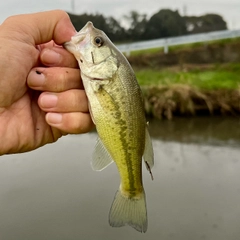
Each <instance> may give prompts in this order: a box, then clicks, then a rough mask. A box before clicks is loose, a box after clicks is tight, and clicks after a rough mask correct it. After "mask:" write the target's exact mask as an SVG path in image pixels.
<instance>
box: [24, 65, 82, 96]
mask: <svg viewBox="0 0 240 240" xmlns="http://www.w3.org/2000/svg"><path fill="white" fill-rule="evenodd" d="M27 83H28V86H29V87H30V88H32V89H34V90H39V91H50V92H62V91H66V90H69V89H74V88H76V89H83V84H82V81H81V77H80V71H79V69H75V68H65V67H51V68H43V67H37V68H33V69H32V70H31V71H30V73H29V75H28V78H27Z"/></svg>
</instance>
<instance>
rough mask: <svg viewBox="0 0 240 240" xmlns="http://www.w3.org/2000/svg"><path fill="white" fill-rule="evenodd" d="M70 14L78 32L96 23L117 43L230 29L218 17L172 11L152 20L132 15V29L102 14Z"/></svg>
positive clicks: (130, 20)
mask: <svg viewBox="0 0 240 240" xmlns="http://www.w3.org/2000/svg"><path fill="white" fill-rule="evenodd" d="M68 14H69V16H70V18H71V21H72V23H73V25H74V27H75V28H76V29H77V30H80V29H81V28H82V27H83V26H84V25H85V24H86V22H87V21H92V22H93V24H94V26H95V27H96V28H99V29H101V30H103V31H104V32H105V33H106V34H107V35H108V37H109V38H110V39H111V40H112V41H113V42H116V43H121V42H130V41H139V40H150V39H157V38H164V37H174V36H181V35H186V34H193V33H203V32H210V31H218V30H225V29H227V24H226V22H225V21H224V19H223V18H222V17H221V16H220V15H218V14H205V15H202V16H181V15H180V14H179V12H178V11H177V10H176V11H172V10H170V9H161V10H159V11H158V12H157V13H155V14H153V15H152V16H151V17H150V18H147V15H146V14H140V13H138V12H136V11H131V12H130V13H129V14H127V15H125V16H124V20H125V21H127V23H128V26H129V27H123V26H122V25H121V23H120V22H119V21H118V20H116V19H115V18H114V17H105V16H103V15H102V14H86V13H85V14H81V15H74V14H71V13H68Z"/></svg>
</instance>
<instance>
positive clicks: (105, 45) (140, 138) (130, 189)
mask: <svg viewBox="0 0 240 240" xmlns="http://www.w3.org/2000/svg"><path fill="white" fill-rule="evenodd" d="M64 47H65V49H67V50H68V51H69V52H70V53H72V54H73V55H74V56H75V58H76V60H77V61H78V64H79V67H80V72H81V78H82V81H83V85H84V89H85V91H86V95H87V98H88V103H89V111H90V114H91V117H92V120H93V122H94V124H95V125H96V130H97V133H98V139H97V141H96V146H95V150H94V152H93V157H92V168H93V169H94V170H96V171H101V170H103V169H104V168H106V167H107V166H108V165H110V164H111V163H112V162H115V163H116V166H117V169H118V172H119V175H120V187H119V189H118V191H117V193H116V195H115V198H114V200H113V203H112V206H111V209H110V212H109V224H110V225H111V226H112V227H121V226H125V225H129V226H131V227H133V228H134V229H136V230H137V231H139V232H146V231H147V227H148V219H147V208H146V197H145V191H144V187H143V180H142V162H143V160H144V162H145V165H146V168H147V170H148V171H149V172H150V174H151V176H152V172H151V169H152V167H153V165H154V154H153V146H152V142H151V138H150V135H149V131H148V123H147V121H146V117H145V111H144V100H143V94H142V92H141V89H140V86H139V84H138V82H137V79H136V76H135V73H134V71H133V69H132V67H131V65H130V64H129V62H128V60H127V59H126V58H125V56H124V55H123V54H122V53H121V52H120V51H119V50H118V49H117V47H116V46H115V45H114V44H113V43H112V42H111V40H110V39H109V38H108V37H107V35H106V34H105V33H104V32H103V31H101V30H99V29H97V28H95V27H94V26H93V23H92V22H87V24H86V25H85V26H84V27H83V28H82V29H81V30H80V31H79V32H77V33H76V35H74V36H73V37H72V38H71V40H70V41H69V42H66V43H65V44H64ZM152 179H153V177H152Z"/></svg>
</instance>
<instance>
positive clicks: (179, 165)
mask: <svg viewBox="0 0 240 240" xmlns="http://www.w3.org/2000/svg"><path fill="white" fill-rule="evenodd" d="M239 131H240V122H239V119H236V118H235V119H234V118H226V119H221V118H213V119H212V118H210V119H206V118H197V119H191V120H189V119H175V120H173V121H152V120H151V122H150V132H151V135H152V136H153V146H154V151H155V162H156V164H155V167H154V169H153V173H154V181H151V178H150V176H149V174H148V173H147V171H146V170H144V171H143V174H144V185H145V188H146V194H147V204H148V216H149V229H148V231H147V233H145V234H140V233H138V232H136V231H135V230H133V229H132V228H130V227H124V228H119V229H118V228H117V229H116V228H111V227H110V226H109V225H108V212H109V209H110V206H111V202H112V200H113V197H114V194H115V191H116V190H117V188H118V184H119V177H118V173H117V171H116V168H115V165H114V164H112V165H111V166H109V167H108V168H107V169H105V170H104V171H102V172H94V171H92V169H91V167H90V164H89V162H90V159H91V154H92V151H93V148H94V144H95V139H96V134H95V133H91V134H85V135H80V136H74V135H72V136H67V137H63V138H62V139H60V140H59V141H58V142H57V143H55V144H50V145H47V146H45V147H42V148H40V149H38V150H36V151H33V152H31V153H25V154H19V155H9V156H2V157H1V158H0V239H1V240H45V239H46V240H50V239H51V240H79V239H91V240H94V239H96V240H97V239H104V240H105V239H116V240H118V239H119V240H120V239H121V240H122V239H138V240H141V239H164V240H165V239H173V240H181V239H184V240H186V239H194V240H198V239H211V240H215V239H216V240H223V239H224V240H225V239H228V240H233V239H234V240H235V239H238V238H239V236H240V230H239V222H240V204H239V202H240V157H239V156H240V149H239V146H240V132H239Z"/></svg>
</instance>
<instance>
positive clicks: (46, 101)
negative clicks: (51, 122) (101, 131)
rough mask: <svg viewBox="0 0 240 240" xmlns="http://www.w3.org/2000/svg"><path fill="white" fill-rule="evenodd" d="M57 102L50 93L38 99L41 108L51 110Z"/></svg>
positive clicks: (54, 96) (56, 98)
mask: <svg viewBox="0 0 240 240" xmlns="http://www.w3.org/2000/svg"><path fill="white" fill-rule="evenodd" d="M57 102H58V97H57V96H56V95H54V94H51V93H44V94H43V95H42V97H41V99H40V104H41V107H44V108H52V107H56V106H57Z"/></svg>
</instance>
